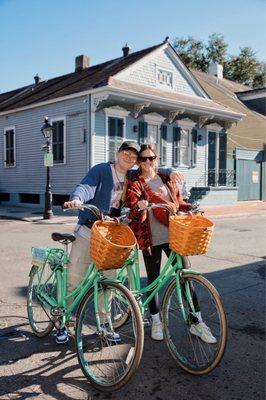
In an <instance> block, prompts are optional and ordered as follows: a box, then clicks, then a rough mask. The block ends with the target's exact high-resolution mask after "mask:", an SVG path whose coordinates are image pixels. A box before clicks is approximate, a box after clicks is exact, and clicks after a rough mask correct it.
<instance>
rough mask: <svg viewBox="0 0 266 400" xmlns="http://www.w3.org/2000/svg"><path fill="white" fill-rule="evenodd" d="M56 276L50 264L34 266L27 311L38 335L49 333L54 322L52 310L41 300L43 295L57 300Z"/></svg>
mask: <svg viewBox="0 0 266 400" xmlns="http://www.w3.org/2000/svg"><path fill="white" fill-rule="evenodd" d="M55 280H56V277H55V274H54V273H53V272H52V270H51V267H50V265H49V264H45V265H44V266H43V267H37V266H35V265H34V266H33V267H32V269H31V271H30V281H29V286H28V293H27V312H28V318H29V323H30V326H31V329H32V331H33V332H34V334H35V335H36V336H38V337H44V336H46V335H48V334H49V333H50V332H51V331H52V329H53V327H54V324H53V322H52V321H51V319H50V311H49V309H48V308H47V307H46V306H45V304H44V302H43V301H42V300H41V296H42V295H46V296H49V297H54V299H55V300H56V281H55Z"/></svg>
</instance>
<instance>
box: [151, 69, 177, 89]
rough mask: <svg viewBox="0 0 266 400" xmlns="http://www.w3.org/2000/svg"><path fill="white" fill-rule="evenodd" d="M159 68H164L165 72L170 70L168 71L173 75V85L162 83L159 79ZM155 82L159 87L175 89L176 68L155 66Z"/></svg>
mask: <svg viewBox="0 0 266 400" xmlns="http://www.w3.org/2000/svg"><path fill="white" fill-rule="evenodd" d="M159 70H162V71H164V72H168V73H170V74H171V75H172V84H171V85H167V84H164V83H160V81H159V79H158V73H159ZM155 82H156V87H157V88H161V89H165V88H167V89H170V90H173V89H174V70H171V69H168V68H164V67H161V66H160V65H156V68H155Z"/></svg>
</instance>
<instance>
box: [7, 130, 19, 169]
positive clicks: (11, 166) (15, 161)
mask: <svg viewBox="0 0 266 400" xmlns="http://www.w3.org/2000/svg"><path fill="white" fill-rule="evenodd" d="M8 131H13V132H14V136H13V140H14V142H13V151H14V165H8V164H7V157H6V155H7V154H6V151H7V147H6V133H7V132H8ZM16 166H17V154H16V127H15V125H10V126H6V127H5V128H4V168H16Z"/></svg>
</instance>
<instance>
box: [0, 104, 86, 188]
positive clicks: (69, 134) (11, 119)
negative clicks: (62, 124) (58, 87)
mask: <svg viewBox="0 0 266 400" xmlns="http://www.w3.org/2000/svg"><path fill="white" fill-rule="evenodd" d="M85 112H86V105H85V104H84V102H83V97H80V98H77V99H71V100H67V101H62V102H60V103H55V104H50V105H47V106H42V107H39V108H34V109H32V110H25V111H21V112H17V113H16V114H11V115H9V116H8V117H0V133H1V134H0V148H1V150H2V151H1V155H0V191H4V192H10V193H18V192H21V193H40V192H41V193H42V192H43V190H44V187H45V184H44V183H45V181H46V168H45V167H44V165H43V153H42V151H41V146H42V144H43V143H44V140H43V137H42V134H41V132H40V129H41V126H42V124H43V120H44V117H45V116H49V118H50V119H52V118H58V117H65V118H66V164H62V165H55V166H54V167H52V168H51V175H52V185H53V191H54V193H58V194H60V193H61V194H64V193H69V192H71V191H72V190H73V187H74V186H75V185H76V184H77V182H79V180H80V178H81V177H82V176H83V175H84V172H85V170H86V157H87V151H86V146H87V143H82V141H81V132H82V131H83V129H86V128H87V126H86V123H87V122H86V114H85ZM12 125H13V126H15V130H16V167H14V168H4V128H5V127H7V126H12Z"/></svg>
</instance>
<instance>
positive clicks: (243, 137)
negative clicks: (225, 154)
mask: <svg viewBox="0 0 266 400" xmlns="http://www.w3.org/2000/svg"><path fill="white" fill-rule="evenodd" d="M227 135H230V136H233V137H238V138H241V139H247V140H256V141H258V142H263V139H253V138H249V137H245V136H239V135H235V134H232V133H228V134H227Z"/></svg>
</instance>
